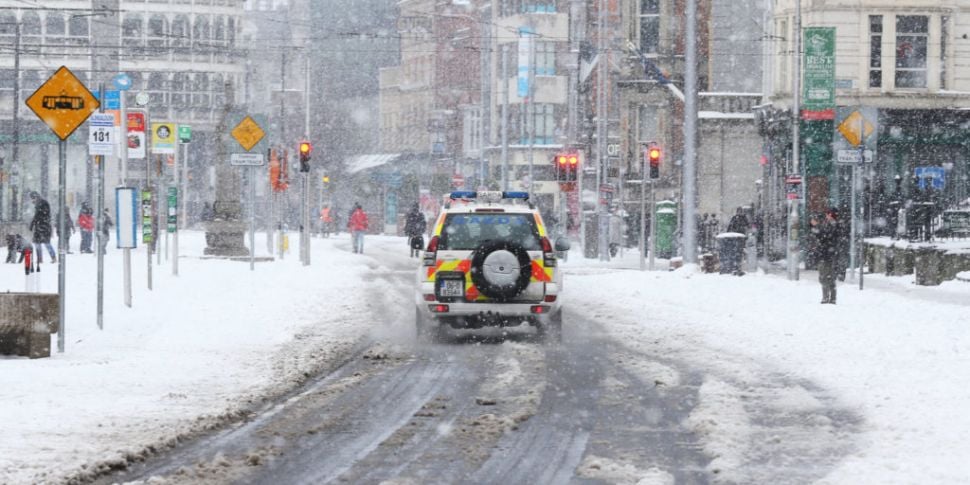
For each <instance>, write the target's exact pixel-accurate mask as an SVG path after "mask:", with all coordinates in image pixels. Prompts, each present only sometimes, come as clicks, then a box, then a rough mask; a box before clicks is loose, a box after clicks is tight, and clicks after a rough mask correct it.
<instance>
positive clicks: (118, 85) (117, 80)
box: [111, 72, 131, 91]
mask: <svg viewBox="0 0 970 485" xmlns="http://www.w3.org/2000/svg"><path fill="white" fill-rule="evenodd" d="M111 84H114V87H115V89H117V90H119V91H127V90H129V89H131V78H130V77H129V76H128V75H127V74H125V73H123V72H122V73H119V74H116V75H115V77H114V78H113V79H111Z"/></svg>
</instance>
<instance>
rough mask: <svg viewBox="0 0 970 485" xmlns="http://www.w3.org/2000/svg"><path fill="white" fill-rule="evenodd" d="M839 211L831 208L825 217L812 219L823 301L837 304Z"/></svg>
mask: <svg viewBox="0 0 970 485" xmlns="http://www.w3.org/2000/svg"><path fill="white" fill-rule="evenodd" d="M837 217H838V211H836V210H834V209H830V210H829V211H828V212H826V214H825V219H824V220H821V221H819V220H818V219H812V234H813V235H814V236H815V240H816V244H817V246H816V258H817V260H816V261H817V263H818V281H819V283H821V284H822V303H828V304H832V305H834V304H835V293H836V292H835V279H836V274H835V273H836V265H837V264H838V263H837V260H838V256H839V250H838V246H839V227H838V219H837Z"/></svg>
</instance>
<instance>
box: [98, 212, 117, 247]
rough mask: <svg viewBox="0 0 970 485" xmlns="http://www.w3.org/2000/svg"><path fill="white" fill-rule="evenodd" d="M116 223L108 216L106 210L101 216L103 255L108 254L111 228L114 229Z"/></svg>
mask: <svg viewBox="0 0 970 485" xmlns="http://www.w3.org/2000/svg"><path fill="white" fill-rule="evenodd" d="M114 225H115V224H114V221H112V220H111V216H110V215H108V209H105V210H104V213H103V214H102V215H101V254H107V252H108V251H107V248H108V240H109V239H111V228H112V227H114Z"/></svg>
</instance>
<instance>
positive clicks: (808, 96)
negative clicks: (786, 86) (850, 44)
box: [802, 27, 835, 120]
mask: <svg viewBox="0 0 970 485" xmlns="http://www.w3.org/2000/svg"><path fill="white" fill-rule="evenodd" d="M804 45H805V56H804V67H805V68H804V71H803V76H802V79H803V83H802V86H803V88H802V111H803V113H804V112H814V113H813V114H812V115H813V116H814V118H813V119H823V118H819V116H820V115H821V116H824V119H829V120H830V119H832V118H833V117H834V116H835V111H834V110H835V27H807V28H806V29H805V44H804Z"/></svg>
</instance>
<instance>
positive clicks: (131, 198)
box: [115, 187, 138, 249]
mask: <svg viewBox="0 0 970 485" xmlns="http://www.w3.org/2000/svg"><path fill="white" fill-rule="evenodd" d="M115 220H116V221H118V224H117V225H115V240H116V241H118V248H119V249H135V248H137V247H138V190H137V189H135V188H134V187H118V188H116V189H115Z"/></svg>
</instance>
